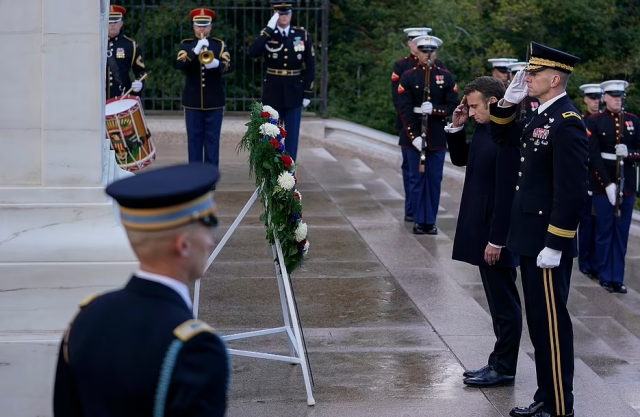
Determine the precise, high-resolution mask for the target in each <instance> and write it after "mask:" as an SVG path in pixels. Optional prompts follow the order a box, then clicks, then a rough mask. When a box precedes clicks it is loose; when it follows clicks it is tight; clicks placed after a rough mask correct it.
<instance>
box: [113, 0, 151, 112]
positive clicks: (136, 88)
mask: <svg viewBox="0 0 640 417" xmlns="http://www.w3.org/2000/svg"><path fill="white" fill-rule="evenodd" d="M126 14H127V9H125V8H124V7H122V6H115V5H112V6H111V7H110V8H109V43H108V45H107V83H106V85H107V96H106V97H107V100H109V99H112V98H114V97H119V96H121V95H123V94H124V93H125V92H127V91H129V89H130V88H132V93H133V95H140V92H141V91H142V89H143V88H144V82H143V81H138V80H135V81H133V82H131V76H130V75H129V73H130V72H131V71H132V70H133V74H134V75H135V76H136V78H141V77H142V76H143V75H144V73H145V72H146V69H145V65H144V62H142V51H141V50H140V47H139V46H138V42H136V41H134V40H133V39H131V38H129V37H127V36H125V35H124V34H123V33H122V24H123V22H122V19H123V18H124V16H125V15H126Z"/></svg>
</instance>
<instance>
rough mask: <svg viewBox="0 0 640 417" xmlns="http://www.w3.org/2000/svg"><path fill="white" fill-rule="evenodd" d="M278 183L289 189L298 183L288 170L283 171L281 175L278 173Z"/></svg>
mask: <svg viewBox="0 0 640 417" xmlns="http://www.w3.org/2000/svg"><path fill="white" fill-rule="evenodd" d="M278 185H279V186H280V187H282V188H283V189H285V190H287V191H289V190H291V189H292V188H293V187H294V186H295V185H296V180H295V179H294V178H293V175H291V174H290V173H289V172H288V171H282V172H281V173H280V175H278Z"/></svg>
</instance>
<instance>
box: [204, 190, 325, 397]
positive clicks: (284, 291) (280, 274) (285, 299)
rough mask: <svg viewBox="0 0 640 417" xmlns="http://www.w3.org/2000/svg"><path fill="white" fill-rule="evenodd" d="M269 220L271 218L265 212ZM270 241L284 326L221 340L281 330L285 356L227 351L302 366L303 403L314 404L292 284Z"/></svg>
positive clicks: (245, 209) (279, 253) (213, 256)
mask: <svg viewBox="0 0 640 417" xmlns="http://www.w3.org/2000/svg"><path fill="white" fill-rule="evenodd" d="M259 192H261V188H258V189H256V190H255V191H254V192H253V195H252V196H251V198H250V199H249V201H248V202H247V204H245V206H244V207H243V208H242V211H240V214H238V217H236V219H235V220H234V221H233V223H232V224H231V227H229V230H228V231H227V233H225V235H224V237H223V238H222V240H221V241H220V243H218V245H217V246H216V248H215V250H214V251H213V253H212V254H211V256H209V259H208V260H207V266H206V268H205V271H206V270H208V269H209V267H210V266H211V264H212V263H213V261H214V260H215V259H216V257H217V256H218V254H219V253H220V252H221V251H222V249H223V248H224V245H225V244H226V243H227V241H228V240H229V238H230V237H231V235H232V234H233V232H234V231H235V230H236V228H237V227H238V225H239V224H240V222H241V221H242V219H244V217H245V216H246V214H247V212H248V211H249V209H250V208H251V206H252V205H253V203H255V201H256V200H257V199H258V194H259ZM269 222H271V219H270V216H269ZM274 238H275V239H274V243H273V244H272V245H271V252H272V253H273V259H274V266H275V269H276V280H277V281H278V289H279V290H280V304H281V307H282V316H283V319H284V326H282V327H276V328H273V329H264V330H256V331H252V332H245V333H238V334H232V335H226V336H222V340H224V341H230V340H240V339H248V338H252V337H259V336H266V335H270V334H277V333H285V334H286V335H287V342H288V345H289V356H284V355H274V354H271V353H262V352H253V351H247V350H238V349H229V353H230V354H232V355H238V356H248V357H251V358H258V359H267V360H272V361H281V362H287V363H290V364H293V365H296V364H297V365H300V366H301V367H302V377H303V379H304V385H305V388H306V390H307V405H315V403H316V401H315V400H314V398H313V391H312V389H311V379H310V366H309V362H308V359H307V352H306V346H305V344H304V336H303V334H302V327H301V325H300V321H299V318H298V309H297V305H296V300H295V296H294V294H293V288H292V286H291V280H290V279H289V273H288V272H287V268H286V267H285V263H284V255H283V254H282V247H281V246H280V240H279V239H278V237H277V236H276V235H275V232H274ZM201 281H202V278H200V279H198V280H197V281H196V284H195V291H194V297H193V298H194V299H193V315H194V317H195V318H196V319H197V318H198V308H199V304H200V282H201Z"/></svg>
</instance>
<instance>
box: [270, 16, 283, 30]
mask: <svg viewBox="0 0 640 417" xmlns="http://www.w3.org/2000/svg"><path fill="white" fill-rule="evenodd" d="M279 19H280V14H279V13H278V12H275V13H274V14H273V16H271V19H269V23H267V27H270V28H271V29H273V30H275V29H276V23H278V20H279Z"/></svg>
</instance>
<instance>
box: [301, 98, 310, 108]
mask: <svg viewBox="0 0 640 417" xmlns="http://www.w3.org/2000/svg"><path fill="white" fill-rule="evenodd" d="M309 104H311V100H309V99H308V98H303V99H302V107H307V106H308V105H309Z"/></svg>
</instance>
